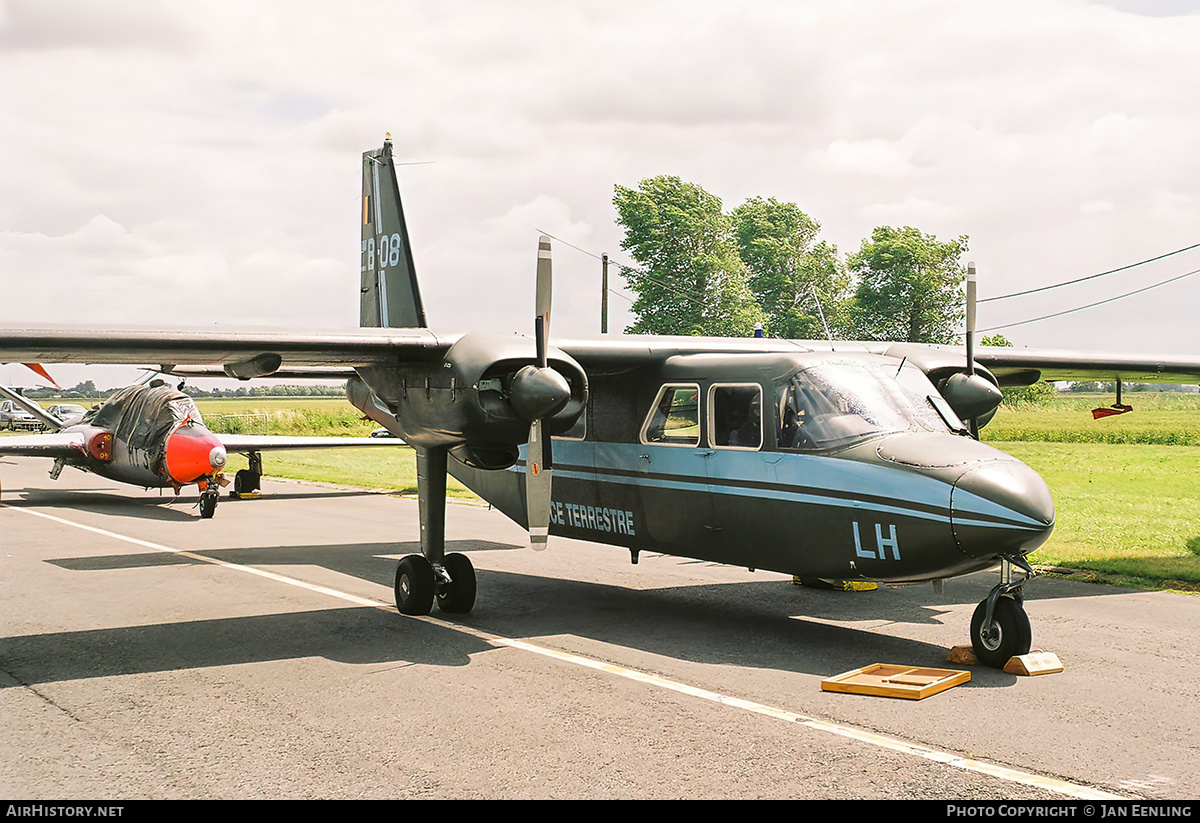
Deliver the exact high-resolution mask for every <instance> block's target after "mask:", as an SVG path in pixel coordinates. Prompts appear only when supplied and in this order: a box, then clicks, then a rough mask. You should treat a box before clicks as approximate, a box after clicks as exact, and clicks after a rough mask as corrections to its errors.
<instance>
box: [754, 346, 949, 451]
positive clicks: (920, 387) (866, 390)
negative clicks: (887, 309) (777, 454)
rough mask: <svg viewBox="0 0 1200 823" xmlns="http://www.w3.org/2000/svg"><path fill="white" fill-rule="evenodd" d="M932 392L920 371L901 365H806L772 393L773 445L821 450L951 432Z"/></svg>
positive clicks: (785, 447)
mask: <svg viewBox="0 0 1200 823" xmlns="http://www.w3.org/2000/svg"><path fill="white" fill-rule="evenodd" d="M936 394H937V390H936V389H934V388H933V386H932V384H930V382H929V380H928V378H926V377H925V375H924V373H923V372H921V371H920V370H919V369H917V368H916V367H914V366H906V365H905V364H904V363H903V362H902V363H901V364H900V366H899V367H898V368H892V367H889V366H885V365H883V364H878V363H866V362H853V361H844V362H838V361H830V362H827V363H823V364H820V365H817V366H812V367H810V368H807V369H804V370H803V371H800V372H799V373H797V374H796V375H795V376H794V377H792V379H791V380H789V381H788V382H787V383H786V384H784V385H782V386H780V387H779V389H778V394H777V398H778V403H779V447H780V448H781V449H799V450H807V449H827V448H836V447H839V446H843V445H848V444H850V443H855V442H858V441H860V440H863V439H866V438H868V437H873V436H876V435H881V434H889V433H892V432H902V431H948V430H953V429H952V427H951V426H950V424H949V421H948V420H947V419H946V416H945V415H944V414H940V410H938V409H937V408H936V406H935V405H933V404H934V395H936ZM939 399H940V398H939ZM951 416H952V415H951Z"/></svg>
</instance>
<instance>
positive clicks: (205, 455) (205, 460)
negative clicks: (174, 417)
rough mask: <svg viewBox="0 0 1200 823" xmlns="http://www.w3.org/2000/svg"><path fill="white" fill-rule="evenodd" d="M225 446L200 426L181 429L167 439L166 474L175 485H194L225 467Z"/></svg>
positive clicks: (181, 427)
mask: <svg viewBox="0 0 1200 823" xmlns="http://www.w3.org/2000/svg"><path fill="white" fill-rule="evenodd" d="M225 460H226V454H225V447H224V446H223V445H221V441H220V440H218V439H217V438H216V437H215V436H213V434H212V432H210V431H208V429H205V428H203V427H200V426H194V425H189V426H180V427H179V428H178V429H176V430H175V431H173V432H172V433H171V436H170V437H168V438H167V456H166V463H167V473H168V474H169V475H170V476H171V479H172V480H174V481H175V482H176V483H194V482H196V481H197V480H199V479H200V478H201V477H207V476H208V475H210V474H212V473H213V472H215V471H220V470H221V469H223V468H225Z"/></svg>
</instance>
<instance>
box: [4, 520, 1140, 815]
mask: <svg viewBox="0 0 1200 823" xmlns="http://www.w3.org/2000/svg"><path fill="white" fill-rule="evenodd" d="M0 507H3V508H7V509H8V510H9V511H14V512H21V513H22V514H28V515H33V516H35V517H42V518H45V519H46V520H51V521H53V522H55V523H61V524H62V525H64V526H72V527H74V528H77V529H82V530H84V531H88V532H92V533H93V534H98V535H101V536H104V537H109V538H112V539H113V540H120V541H123V542H125V543H131V544H133V545H135V546H142V547H143V548H147V549H153V550H155V551H161V552H167V553H169V554H175V555H179V556H180V557H186V558H188V559H189V560H196V561H198V562H201V563H209V564H211V565H214V566H221V567H222V568H226V569H231V570H234V571H240V572H246V573H249V574H253V575H257V576H259V577H265V578H267V579H269V580H274V581H275V582H277V583H286V584H287V585H289V586H296V587H299V588H302V589H307V590H308V591H311V592H316V593H318V594H324V595H328V596H330V597H335V598H338V599H339V600H344V601H346V602H348V603H352V604H354V605H357V606H368V607H370V608H374V609H381V610H383V611H387V612H391V613H393V614H395V613H396V609H395V607H394V606H393V605H392V604H390V603H385V602H384V601H382V600H375V599H371V598H366V597H359V596H357V595H353V594H349V593H347V592H342V591H338V590H337V589H331V588H329V587H327V586H318V585H315V584H313V583H307V582H305V581H303V580H298V579H297V578H294V577H288V576H287V575H282V574H276V573H275V572H268V571H264V570H262V569H256V568H254V567H252V566H245V565H242V564H239V563H230V562H228V561H226V560H218V559H216V558H212V557H206V556H205V555H203V554H197V553H195V552H190V551H186V550H184V549H174V548H171V547H170V546H164V545H162V544H159V543H152V542H150V541H148V540H139V539H138V538H136V537H129V536H127V535H123V534H118V533H116V532H111V531H108V530H106V529H99V528H96V527H95V526H86V525H84V524H82V523H76V522H74V521H72V520H66V519H64V518H62V517H56V516H54V515H51V514H46V513H45V512H39V511H34V510H32V509H29V508H24V507H21V508H13V507H11V506H0ZM414 619H417V620H422V621H424V622H426V623H430V624H433V625H436V626H440V627H442V628H446V629H451V630H453V631H457V632H461V633H463V634H469V635H472V636H474V637H477V638H479V639H481V640H484V641H486V642H488V643H491V644H492V645H494V646H507V647H509V648H513V649H518V650H521V651H527V652H531V653H533V654H539V655H542V656H543V657H549V658H552V659H554V660H558V661H561V662H563V663H569V664H571V665H575V666H581V667H583V668H587V669H592V670H593V671H600V672H605V673H607V674H612V675H616V676H617V677H623V678H625V679H627V680H633V681H635V682H638V683H643V684H645V685H647V686H652V687H655V688H659V689H665V690H667V691H673V692H676V693H678V694H686V695H689V696H691V697H695V698H698V699H700V700H707V701H710V702H712V703H719V704H721V705H724V706H730V707H732V708H736V709H741V710H743V711H748V712H752V713H754V714H760V715H764V716H766V717H773V718H775V719H777V720H784V721H787V722H790V723H796V724H798V725H801V726H806V727H807V728H810V729H814V730H816V731H821V732H827V733H829V734H835V735H838V736H839V737H846V738H849V739H851V740H857V741H859V742H861V743H866V744H868V745H871V746H876V747H878V748H882V749H888V750H890V751H894V752H899V753H901V754H907V755H911V756H913V757H920V758H922V759H925V760H931V761H933V762H935V763H941V764H943V765H946V766H953V767H954V768H958V769H964V770H966V771H970V772H977V773H979V774H985V775H988V776H990V777H995V778H997V779H999V780H1006V781H1008V782H1010V783H1018V784H1021V785H1025V786H1032V787H1034V788H1039V789H1046V790H1048V791H1053V792H1057V793H1059V794H1063V795H1066V796H1067V797H1073V798H1077V799H1079V800H1127V799H1129V798H1128V797H1125V796H1122V795H1116V794H1110V793H1108V792H1104V791H1101V790H1099V789H1095V788H1092V787H1091V786H1083V785H1080V784H1077V783H1069V782H1067V781H1065V780H1058V779H1057V778H1052V777H1045V776H1042V775H1038V774H1033V773H1032V772H1025V771H1020V770H1018V769H1010V768H1008V767H1006V766H1000V765H998V764H995V763H988V762H986V761H983V760H977V759H974V758H968V757H962V756H960V755H957V754H952V753H951V752H945V751H941V750H938V749H933V748H930V747H928V746H923V745H921V744H920V743H913V742H910V741H907V740H902V739H900V738H897V737H889V736H887V735H881V734H875V733H874V732H868V731H866V730H864V729H858V728H855V727H853V726H848V725H845V724H842V723H833V722H830V721H828V720H820V719H818V718H815V717H809V716H807V715H803V714H798V713H796V712H791V711H787V710H786V709H779V708H775V707H773V706H767V705H765V704H762V703H756V702H754V701H751V700H743V699H742V698H740V697H732V696H730V695H726V694H721V693H720V692H713V691H709V690H708V689H702V688H699V687H697V686H689V685H687V684H686V683H680V682H678V681H676V680H670V679H668V678H665V677H659V676H658V675H655V674H650V673H648V672H643V671H638V670H637V669H629V668H626V667H624V666H618V665H616V664H614V663H605V662H603V661H601V660H595V659H593V658H590V657H583V656H581V655H577V654H573V653H571V652H565V651H561V650H559V649H551V648H548V647H545V646H538V645H536V644H534V643H529V642H527V641H524V640H514V639H511V638H506V637H499V636H497V635H494V634H491V633H489V632H486V631H482V630H480V629H475V628H472V627H470V626H464V625H462V624H460V623H453V622H449V621H446V620H440V619H438V618H436V617H416V618H414Z"/></svg>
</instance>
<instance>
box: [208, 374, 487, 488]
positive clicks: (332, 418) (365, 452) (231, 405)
mask: <svg viewBox="0 0 1200 823" xmlns="http://www.w3.org/2000/svg"><path fill="white" fill-rule="evenodd" d="M196 405H197V406H198V407H199V408H200V413H201V414H202V415H204V421H205V423H207V424H208V426H209V427H210V428H211V429H212V430H213V431H220V432H234V433H242V434H273V435H303V436H318V437H339V436H341V437H366V436H367V435H369V434H370V433H371V431H372V430H373V429H375V428H376V425H375V423H373V422H372V421H370V420H364V419H363V416H362V414H361V413H360V412H359V411H358V410H357V409H355V408H354V407H353V406H351V405H350V404H349V403H348V402H346V401H345V400H344V399H342V398H338V397H311V398H309V397H266V398H262V397H259V398H253V397H248V398H230V399H225V398H222V399H200V400H198V401H197V402H196ZM244 468H246V458H245V457H244V456H243V455H240V454H234V455H230V457H229V467H228V469H227V473H229V474H232V473H233V472H235V471H237V470H238V469H244ZM263 471H264V472H266V474H268V475H270V476H273V477H286V478H290V479H293V480H308V481H316V482H324V483H337V484H340V485H346V486H361V487H364V488H368V489H391V490H393V491H397V492H400V493H402V494H416V493H417V460H416V455H415V454H414V453H413V450H412V449H410V448H407V447H405V446H397V447H396V448H394V449H323V450H315V451H297V452H293V451H287V452H267V453H265V454H263ZM446 492H447V494H449V495H450V496H451V497H474V495H473V494H472V493H471V492H470V491H468V490H467V489H466V487H464V486H463V485H462V484H461V483H459V482H458V481H457V480H455V479H454V478H453V477H451V478H449V481H448V485H447V489H446Z"/></svg>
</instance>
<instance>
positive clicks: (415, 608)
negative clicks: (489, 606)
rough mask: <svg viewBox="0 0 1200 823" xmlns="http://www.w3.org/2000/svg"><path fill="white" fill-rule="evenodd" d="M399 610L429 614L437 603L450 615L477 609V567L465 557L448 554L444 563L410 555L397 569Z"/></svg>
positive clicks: (397, 605)
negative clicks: (435, 602) (436, 562)
mask: <svg viewBox="0 0 1200 823" xmlns="http://www.w3.org/2000/svg"><path fill="white" fill-rule="evenodd" d="M395 589H396V608H397V609H399V610H400V613H401V614H429V613H430V612H431V611H433V603H434V600H436V601H437V605H438V608H439V609H440V610H441V611H443V612H445V613H446V614H466V613H467V612H469V611H471V609H473V608H475V567H474V566H472V565H471V561H470V559H469V558H468V557H467V556H466V555H465V554H457V553H454V554H448V555H446V556H445V558H443V560H442V562H441V563H440V564H436V565H435V564H433V563H430V562H429V561H428V560H426V559H425V556H424V555H421V554H410V555H408V556H407V557H404V558H403V559H401V561H400V565H399V566H397V567H396V586H395Z"/></svg>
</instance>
